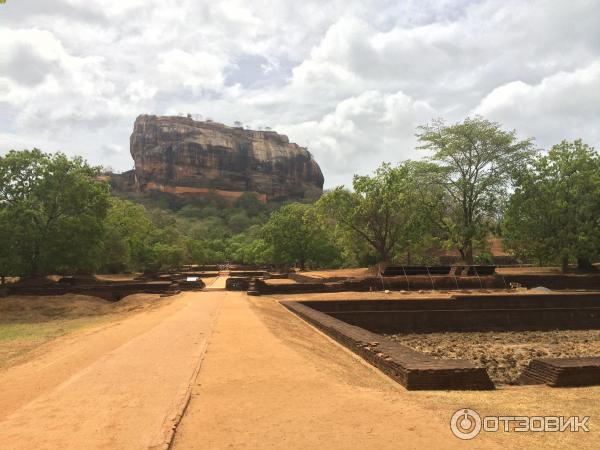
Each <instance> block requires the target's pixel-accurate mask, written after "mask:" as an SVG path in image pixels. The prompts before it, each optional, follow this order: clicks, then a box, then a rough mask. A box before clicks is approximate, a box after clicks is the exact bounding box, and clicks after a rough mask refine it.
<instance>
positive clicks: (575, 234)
mask: <svg viewBox="0 0 600 450" xmlns="http://www.w3.org/2000/svg"><path fill="white" fill-rule="evenodd" d="M504 245H505V247H506V248H508V249H510V250H512V251H513V252H514V253H515V254H516V255H517V256H518V257H520V258H523V259H531V258H535V259H536V260H537V261H538V262H539V263H541V264H543V263H552V262H555V261H561V263H562V267H563V270H564V271H566V270H567V268H568V263H569V260H576V261H577V266H578V268H579V269H581V270H589V269H590V268H591V262H592V261H593V260H594V259H596V258H598V256H599V255H600V158H599V157H598V154H597V153H596V152H595V151H594V149H593V148H591V147H589V146H588V145H586V144H584V143H583V142H582V141H581V140H577V141H574V142H567V141H562V142H561V143H560V144H558V145H555V146H553V147H552V149H551V150H550V151H549V152H548V154H547V155H544V156H541V157H539V158H537V159H536V160H535V162H534V163H533V165H532V167H531V170H529V171H527V172H523V173H522V174H521V176H520V177H519V179H518V182H517V185H516V188H515V191H514V193H513V195H512V196H511V198H510V202H509V205H508V208H507V212H506V216H505V222H504Z"/></svg>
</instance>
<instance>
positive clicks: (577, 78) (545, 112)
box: [474, 59, 600, 147]
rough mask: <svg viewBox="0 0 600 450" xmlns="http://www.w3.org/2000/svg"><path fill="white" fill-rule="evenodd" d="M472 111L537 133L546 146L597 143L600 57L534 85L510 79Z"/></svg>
mask: <svg viewBox="0 0 600 450" xmlns="http://www.w3.org/2000/svg"><path fill="white" fill-rule="evenodd" d="M474 113H476V114H481V115H484V116H486V117H489V118H491V119H494V120H497V121H500V122H502V123H504V124H506V125H507V126H509V127H511V128H516V129H519V130H520V131H521V133H523V134H530V135H536V136H537V137H538V139H539V140H541V141H542V144H544V145H545V146H546V147H548V146H551V145H553V144H556V143H558V142H559V141H561V140H562V139H577V138H580V137H584V138H586V139H587V140H589V141H590V143H591V144H594V145H596V146H597V145H598V143H599V141H600V130H598V128H597V127H596V126H595V125H594V122H595V121H597V119H598V117H600V59H599V60H597V61H595V62H593V63H591V64H590V65H588V66H586V67H582V68H579V69H576V70H574V71H571V72H558V73H556V74H554V75H552V76H549V77H546V78H543V79H542V80H541V81H540V82H539V83H537V84H528V83H524V82H522V81H513V82H511V83H507V84H504V85H502V86H499V87H497V88H495V89H494V90H493V91H492V92H490V93H489V94H488V95H486V96H485V97H484V98H483V99H482V100H481V102H480V104H479V105H478V106H477V107H476V108H475V110H474Z"/></svg>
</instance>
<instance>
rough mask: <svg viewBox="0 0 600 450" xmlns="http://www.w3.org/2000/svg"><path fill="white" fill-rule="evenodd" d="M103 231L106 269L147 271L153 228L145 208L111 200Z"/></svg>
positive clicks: (111, 270)
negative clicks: (145, 267)
mask: <svg viewBox="0 0 600 450" xmlns="http://www.w3.org/2000/svg"><path fill="white" fill-rule="evenodd" d="M104 230H105V231H104V241H103V252H102V253H103V267H102V268H103V270H105V271H108V272H111V273H117V272H123V271H135V270H142V269H144V266H145V259H146V255H147V253H148V250H147V247H148V246H149V245H150V244H149V242H148V238H149V236H150V233H151V232H152V230H153V225H152V222H150V219H149V217H148V213H147V212H146V209H145V208H144V207H143V206H141V205H136V204H134V203H132V202H129V201H124V200H120V199H117V198H115V197H112V198H111V200H110V208H109V210H108V214H107V217H106V221H105V227H104Z"/></svg>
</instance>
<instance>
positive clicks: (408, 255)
mask: <svg viewBox="0 0 600 450" xmlns="http://www.w3.org/2000/svg"><path fill="white" fill-rule="evenodd" d="M410 256H411V255H410V250H407V251H406V265H407V266H410V262H411V261H410V260H411V257H410Z"/></svg>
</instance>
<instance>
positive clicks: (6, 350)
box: [0, 294, 169, 368]
mask: <svg viewBox="0 0 600 450" xmlns="http://www.w3.org/2000/svg"><path fill="white" fill-rule="evenodd" d="M159 298H160V297H159V296H158V295H155V294H135V295H130V296H129V297H126V298H124V299H123V300H121V301H120V302H117V303H113V302H108V301H106V300H103V299H101V298H98V297H90V296H85V295H72V294H68V295H62V296H48V297H38V296H10V297H6V298H0V368H5V367H8V366H10V365H12V364H15V363H17V362H19V361H20V360H21V359H22V358H23V357H24V356H26V354H27V353H28V352H30V351H31V350H33V349H35V348H37V347H39V346H40V345H42V344H44V343H46V342H48V341H50V340H52V339H55V338H57V337H60V336H63V335H65V334H67V333H71V332H74V331H77V330H80V329H83V328H88V327H93V326H99V325H101V324H104V323H107V322H109V321H111V320H115V319H116V318H117V317H122V316H123V315H124V314H129V313H132V312H136V311H141V310H145V309H148V308H153V307H156V306H157V305H158V304H159V303H161V304H164V302H165V301H169V300H168V299H162V298H160V302H159V301H158V300H159Z"/></svg>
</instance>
